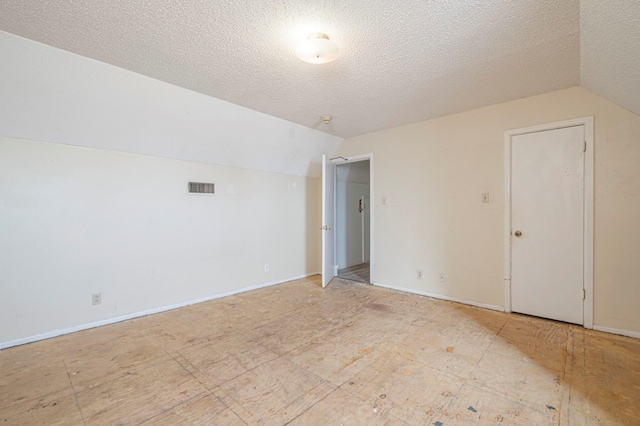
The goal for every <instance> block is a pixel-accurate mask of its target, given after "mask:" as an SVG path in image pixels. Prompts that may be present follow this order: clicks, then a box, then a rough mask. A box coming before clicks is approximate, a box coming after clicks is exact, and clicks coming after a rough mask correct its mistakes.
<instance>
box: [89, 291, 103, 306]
mask: <svg viewBox="0 0 640 426" xmlns="http://www.w3.org/2000/svg"><path fill="white" fill-rule="evenodd" d="M101 303H102V294H101V293H93V294H92V295H91V304H92V305H99V304H101Z"/></svg>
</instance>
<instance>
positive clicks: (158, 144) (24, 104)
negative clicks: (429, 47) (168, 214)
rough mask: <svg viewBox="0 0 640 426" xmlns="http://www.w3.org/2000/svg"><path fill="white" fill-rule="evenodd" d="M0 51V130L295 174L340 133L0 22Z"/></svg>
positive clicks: (315, 167) (316, 164) (308, 168)
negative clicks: (53, 43)
mask: <svg viewBox="0 0 640 426" xmlns="http://www.w3.org/2000/svg"><path fill="white" fill-rule="evenodd" d="M0 55H1V56H0V57H1V58H2V60H1V63H2V65H1V66H0V136H8V137H14V138H20V139H29V140H37V141H44V142H57V143H63V144H68V145H76V146H85V147H89V148H100V149H108V150H113V151H121V152H130V153H136V154H148V155H155V156H160V157H167V158H177V159H181V160H190V161H198V162H203V163H210V164H217V165H224V166H234V167H243V168H249V169H254V170H263V171H270V172H279V173H289V174H295V175H300V176H319V175H320V169H321V167H320V164H321V160H322V154H330V153H332V152H333V151H335V149H336V148H337V147H338V145H339V144H340V142H341V141H342V138H339V137H336V136H333V135H330V134H327V133H323V132H320V131H318V130H315V129H310V128H307V127H304V126H301V125H298V124H295V123H291V122H289V121H285V120H281V119H279V118H275V117H272V116H269V115H266V114H262V113H259V112H256V111H252V110H250V109H247V108H243V107H240V106H238V105H234V104H231V103H229V102H225V101H222V100H220V99H216V98H212V97H210V96H206V95H202V94H200V93H196V92H192V91H190V90H187V89H183V88H181V87H177V86H174V85H171V84H168V83H164V82H161V81H158V80H154V79H152V78H149V77H146V76H143V75H140V74H136V73H133V72H131V71H127V70H124V69H122V68H118V67H115V66H112V65H108V64H105V63H103V62H98V61H95V60H93V59H89V58H85V57H82V56H79V55H76V54H73V53H69V52H66V51H64V50H60V49H56V48H53V47H50V46H46V45H43V44H40V43H37V42H34V41H31V40H27V39H24V38H21V37H18V36H15V35H12V34H8V33H5V32H2V31H0ZM212 66H215V64H212ZM320 126H323V125H322V124H320Z"/></svg>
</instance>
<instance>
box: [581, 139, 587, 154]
mask: <svg viewBox="0 0 640 426" xmlns="http://www.w3.org/2000/svg"><path fill="white" fill-rule="evenodd" d="M582 152H587V141H584V148H582Z"/></svg>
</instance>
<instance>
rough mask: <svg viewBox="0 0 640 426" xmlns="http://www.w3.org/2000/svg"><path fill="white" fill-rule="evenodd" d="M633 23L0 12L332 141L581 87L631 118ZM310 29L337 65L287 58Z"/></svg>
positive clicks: (636, 100) (209, 11)
mask: <svg viewBox="0 0 640 426" xmlns="http://www.w3.org/2000/svg"><path fill="white" fill-rule="evenodd" d="M639 17H640V7H639V6H638V1H637V0H613V1H608V2H603V1H601V0H582V1H580V0H561V1H555V0H546V1H541V0H523V1H508V0H495V1H477V0H455V1H454V0H438V1H429V2H425V1H424V0H368V1H345V0H326V1H322V2H318V1H311V0H278V1H275V0H261V1H254V0H244V1H243V0H217V1H202V0H192V1H180V2H176V1H174V0H156V1H144V0H111V1H96V0H89V1H83V2H71V1H68V2H58V1H54V0H45V1H43V0H4V1H3V2H2V3H0V29H2V30H4V31H7V32H10V33H14V34H16V35H20V36H23V37H26V38H29V39H33V40H36V41H39V42H42V43H45V44H49V45H51V46H55V47H59V48H61V49H65V50H68V51H71V52H74V53H77V54H80V55H84V56H88V57H90V58H94V59H97V60H100V61H103V62H106V63H109V64H113V65H116V66H119V67H122V68H125V69H129V70H131V71H135V72H137V73H140V74H143V75H147V76H151V77H154V78H156V79H159V80H162V81H166V82H169V83H173V84H175V85H178V86H182V87H185V88H188V89H192V90H194V91H197V92H201V93H204V94H207V95H211V96H213V97H216V98H219V99H223V100H226V101H229V102H232V103H235V104H238V105H241V106H244V107H247V108H250V109H253V110H256V111H260V112H263V113H266V114H269V115H272V116H276V117H279V118H283V119H285V120H289V121H292V122H295V123H298V124H301V125H304V126H307V127H311V128H317V129H319V130H322V131H326V132H329V133H333V134H334V135H337V136H341V137H350V136H355V135H360V134H364V133H368V132H372V131H376V130H380V129H384V128H389V127H394V126H398V125H402V124H406V123H410V122H415V121H420V120H426V119H430V118H434V117H438V116H443V115H447V114H451V113H456V112H461V111H464V110H468V109H472V108H477V107H481V106H485V105H490V104H495V103H499V102H505V101H510V100H513V99H517V98H522V97H526V96H532V95H536V94H541V93H545V92H549V91H553V90H558V89H563V88H567V87H572V86H577V85H580V84H584V85H585V86H586V87H588V88H590V89H592V90H593V91H595V92H596V93H599V94H601V95H603V96H605V97H607V98H609V99H610V100H612V101H614V102H616V103H618V104H620V105H621V106H623V107H626V108H628V109H630V110H632V111H634V112H635V113H640V83H639V81H640V78H638V77H639V75H638V70H639V69H640V60H639V57H640V53H638V52H639V51H640V49H639V47H640V39H639V38H640V31H639V30H638V28H640V22H639ZM314 31H322V32H325V33H327V34H329V36H330V37H331V38H332V39H333V40H334V41H335V42H336V43H337V44H338V45H339V46H340V49H341V53H342V54H341V56H340V57H339V58H338V60H336V61H335V62H332V63H330V64H325V65H320V66H319V65H311V64H307V63H303V62H301V61H300V60H298V59H297V57H296V55H295V53H294V50H295V47H296V43H297V42H298V41H299V40H300V39H302V38H304V37H305V36H306V35H307V34H308V33H310V32H314ZM323 114H331V115H333V117H334V119H333V121H332V123H331V124H330V125H329V126H324V125H322V124H321V121H320V117H321V115H323Z"/></svg>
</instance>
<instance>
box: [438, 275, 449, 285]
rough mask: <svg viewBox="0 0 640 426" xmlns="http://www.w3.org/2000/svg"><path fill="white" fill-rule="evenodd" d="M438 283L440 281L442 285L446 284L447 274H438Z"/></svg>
mask: <svg viewBox="0 0 640 426" xmlns="http://www.w3.org/2000/svg"><path fill="white" fill-rule="evenodd" d="M438 281H440V282H441V283H443V284H444V283H446V282H447V274H445V273H444V272H440V273H439V274H438Z"/></svg>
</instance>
